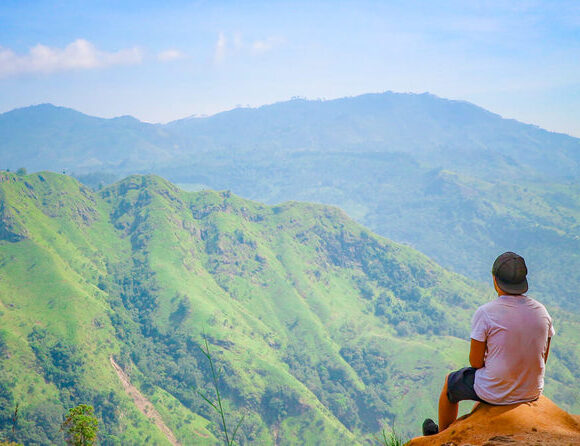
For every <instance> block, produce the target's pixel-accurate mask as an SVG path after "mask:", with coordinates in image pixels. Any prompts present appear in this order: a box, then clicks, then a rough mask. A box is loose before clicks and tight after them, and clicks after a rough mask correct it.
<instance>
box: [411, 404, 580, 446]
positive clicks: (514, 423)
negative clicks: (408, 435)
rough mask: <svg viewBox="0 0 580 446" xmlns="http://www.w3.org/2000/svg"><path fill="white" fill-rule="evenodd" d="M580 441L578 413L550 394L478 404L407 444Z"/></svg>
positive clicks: (491, 445)
mask: <svg viewBox="0 0 580 446" xmlns="http://www.w3.org/2000/svg"><path fill="white" fill-rule="evenodd" d="M508 444H509V445H536V444H537V445H554V446H555V445H558V446H568V445H569V446H572V445H580V415H570V414H569V413H568V412H565V411H564V410H562V409H560V408H559V407H558V406H556V405H555V404H554V403H553V402H552V401H551V400H550V399H549V398H547V397H545V396H541V397H540V398H539V399H538V400H537V401H533V402H530V403H520V404H512V405H509V406H492V405H489V404H478V405H476V406H475V407H474V409H473V411H472V412H471V413H470V414H468V415H465V416H463V417H461V418H459V419H458V420H457V421H456V422H455V423H453V424H452V425H451V426H449V428H448V429H446V430H445V431H443V432H441V433H439V434H437V435H433V436H430V437H417V438H414V439H413V440H411V441H410V442H409V443H408V446H443V445H445V446H461V445H466V446H467V445H471V446H476V445H485V446H500V445H508Z"/></svg>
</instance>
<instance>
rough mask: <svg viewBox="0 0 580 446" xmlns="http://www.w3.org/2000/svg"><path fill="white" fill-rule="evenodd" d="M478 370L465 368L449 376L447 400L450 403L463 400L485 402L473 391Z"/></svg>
mask: <svg viewBox="0 0 580 446" xmlns="http://www.w3.org/2000/svg"><path fill="white" fill-rule="evenodd" d="M476 370H477V369H474V368H473V367H465V368H463V369H460V370H457V371H456V372H452V373H450V374H449V376H448V377H447V398H448V399H449V401H451V402H452V403H458V402H459V401H463V400H473V401H481V402H484V401H483V400H482V399H481V398H480V397H478V396H477V393H475V390H474V389H473V383H474V382H475V371H476Z"/></svg>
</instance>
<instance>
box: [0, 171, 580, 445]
mask: <svg viewBox="0 0 580 446" xmlns="http://www.w3.org/2000/svg"><path fill="white" fill-rule="evenodd" d="M490 297H492V293H491V290H490V289H489V288H487V287H482V286H480V285H478V284H477V283H475V282H471V281H469V280H467V279H465V278H463V277H461V276H459V275H457V274H454V273H451V272H449V271H446V270H444V269H443V268H441V267H440V266H438V265H437V264H436V263H434V262H433V261H431V260H429V259H428V258H427V257H425V256H424V255H422V254H420V253H418V252H416V251H414V250H413V249H411V248H409V247H407V246H404V245H400V244H397V243H394V242H391V241H389V240H386V239H384V238H381V237H379V236H376V235H374V234H372V233H371V232H369V231H367V230H366V229H364V228H363V227H361V226H359V225H358V224H356V223H355V222H353V221H352V220H350V219H349V218H348V217H347V216H346V215H345V214H344V213H343V212H342V211H340V210H339V209H337V208H334V207H328V206H322V205H316V204H306V203H297V202H288V203H284V204H281V205H277V206H267V205H263V204H260V203H257V202H252V201H248V200H244V199H241V198H239V197H237V196H235V195H233V194H231V193H230V192H214V191H201V192H196V193H191V192H184V191H183V190H181V189H179V188H177V187H176V186H174V185H172V184H171V183H169V182H167V181H166V180H163V179H161V178H159V177H156V176H131V177H128V178H126V179H124V180H123V181H121V182H119V183H116V184H114V185H112V186H110V187H107V188H104V189H102V190H101V191H99V192H93V191H91V190H90V189H88V188H87V187H86V186H83V185H82V184H80V183H78V182H77V181H76V180H75V179H73V178H71V177H68V176H64V175H57V174H53V173H49V172H41V173H38V174H33V175H15V174H13V173H8V172H0V327H1V328H0V358H1V359H0V432H1V434H2V435H4V436H5V437H10V436H12V435H13V436H14V437H15V439H17V440H18V441H20V442H22V443H24V444H27V445H28V444H62V442H63V439H62V432H59V426H60V423H61V422H62V417H63V415H64V413H65V412H66V410H67V409H68V408H70V407H72V406H73V405H76V404H79V403H87V404H91V405H93V406H94V407H95V411H96V414H97V416H98V417H99V419H100V425H101V434H100V441H101V444H105V445H114V444H119V445H127V444H135V445H140V444H160V445H161V444H177V443H178V442H179V443H180V444H219V441H221V438H222V437H221V432H220V429H219V420H218V419H217V417H216V414H215V413H213V412H212V410H211V408H210V407H209V405H208V404H207V403H205V402H204V401H203V399H202V398H201V397H200V396H199V395H198V393H197V391H198V390H201V391H203V392H204V393H206V394H209V395H211V392H212V386H211V375H210V369H209V364H208V361H207V359H206V358H205V357H204V355H203V353H202V351H201V350H200V346H203V342H204V339H207V340H208V342H209V345H210V349H211V352H212V356H213V358H214V359H215V361H216V363H217V365H218V367H219V368H220V369H221V370H222V371H223V372H222V379H221V380H220V388H221V389H222V392H223V395H224V397H225V409H226V414H227V417H228V420H229V421H230V423H231V424H235V423H236V422H237V421H238V420H239V419H240V417H241V416H242V415H245V417H244V419H243V422H242V426H241V428H240V434H239V435H240V437H239V439H240V441H241V443H242V444H268V445H270V444H280V445H292V444H297V445H302V444H336V445H340V444H345V445H352V444H372V443H373V441H374V440H373V434H376V433H377V432H378V431H379V430H380V429H381V427H382V426H390V425H391V424H392V423H395V425H396V427H397V429H398V431H400V432H402V433H404V434H406V435H411V434H413V433H415V434H416V433H417V432H418V429H419V423H420V422H421V420H422V419H423V418H424V417H425V416H433V415H434V414H435V411H436V402H437V395H438V392H439V389H440V385H441V382H442V380H443V377H444V376H445V374H446V373H447V372H448V371H449V370H451V369H453V368H456V367H459V366H460V365H464V364H465V363H466V355H467V350H468V343H467V341H466V340H467V339H468V336H469V331H468V330H469V318H470V316H471V314H472V313H473V311H474V309H475V308H476V307H477V305H479V304H481V303H482V302H484V301H485V300H486V299H489V298H490ZM549 309H550V311H551V313H552V314H553V316H554V319H555V325H556V329H557V332H558V333H557V336H556V338H555V339H554V341H553V353H552V356H551V358H550V361H549V364H548V375H547V380H546V393H547V395H548V396H549V397H551V398H553V399H554V400H555V401H556V402H557V403H558V404H560V405H561V406H562V407H564V408H565V409H567V410H569V411H572V412H578V411H579V410H580V406H579V401H580V394H579V393H578V382H579V381H578V379H579V373H578V370H580V367H579V366H580V350H579V345H580V343H579V342H578V341H579V334H578V330H577V327H578V325H579V322H580V317H579V316H578V314H577V313H570V312H563V311H560V310H558V309H557V308H552V307H550V308H549ZM17 403H18V404H19V414H20V415H19V421H18V423H17V426H16V431H15V433H14V434H11V433H10V430H11V427H12V423H11V416H12V411H13V408H14V407H15V405H16V404H17ZM0 438H2V437H0Z"/></svg>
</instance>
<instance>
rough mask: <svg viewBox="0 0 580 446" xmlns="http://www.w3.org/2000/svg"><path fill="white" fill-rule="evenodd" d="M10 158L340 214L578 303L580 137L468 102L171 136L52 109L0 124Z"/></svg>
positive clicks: (314, 113)
mask: <svg viewBox="0 0 580 446" xmlns="http://www.w3.org/2000/svg"><path fill="white" fill-rule="evenodd" d="M0 160H2V166H0V167H4V168H6V167H9V168H11V169H12V170H14V169H16V168H18V167H21V166H24V167H27V168H28V169H31V170H36V169H51V170H55V171H58V172H60V171H61V170H62V169H66V170H68V171H72V172H75V173H76V174H77V176H78V177H79V178H80V179H81V180H82V181H84V182H86V183H87V184H90V185H92V186H95V187H96V186H97V185H98V184H99V183H101V182H104V183H111V182H113V181H115V180H116V179H118V178H120V177H122V176H125V175H127V174H132V173H147V172H153V173H156V174H160V175H162V176H163V177H165V178H168V179H169V180H170V181H172V182H174V183H176V184H179V185H181V186H182V187H183V188H187V189H191V190H199V189H203V188H209V189H217V190H222V189H227V190H232V191H233V192H234V193H236V194H238V195H241V196H243V197H246V198H250V199H254V200H257V201H261V202H265V203H269V204H278V203H282V202H285V201H288V200H299V201H312V202H319V203H325V204H331V205H336V206H338V207H340V208H342V209H343V210H345V211H346V212H347V213H348V214H349V215H351V216H352V217H353V218H355V220H356V221H358V222H359V223H361V224H363V225H364V226H366V227H368V228H370V229H371V230H373V231H374V232H376V233H378V234H380V235H382V236H385V237H388V238H390V239H393V240H397V241H399V242H402V243H406V244H409V245H411V246H413V247H414V248H416V249H418V250H420V251H421V252H424V253H425V254H427V255H428V256H429V257H431V258H433V259H434V260H435V261H437V262H438V263H440V264H441V265H443V266H444V267H446V268H449V269H452V270H454V271H456V272H459V273H461V274H464V275H466V276H468V277H470V278H472V279H474V280H480V281H485V280H487V279H488V275H489V265H490V264H491V263H492V262H493V260H494V258H495V257H496V256H497V255H498V253H500V252H503V251H508V250H511V251H516V252H518V253H520V254H522V255H523V256H524V257H525V258H526V259H527V260H528V263H529V266H530V278H531V283H532V291H533V292H534V293H536V294H537V295H538V296H540V297H541V298H542V299H543V300H545V301H546V302H551V303H555V304H558V305H561V306H563V307H565V308H566V309H568V310H570V311H574V310H575V309H576V308H577V306H578V304H579V303H580V300H579V297H578V296H579V294H578V292H577V289H576V288H577V286H578V284H579V283H580V255H579V254H578V253H579V252H580V215H579V212H580V189H579V186H578V181H577V178H578V175H579V172H580V169H579V162H580V139H578V138H573V137H570V136H567V135H562V134H556V133H551V132H548V131H545V130H543V129H540V128H538V127H535V126H532V125H526V124H522V123H520V122H517V121H514V120H508V119H503V118H501V117H500V116H498V115H496V114H494V113H491V112H489V111H486V110H484V109H482V108H480V107H477V106H475V105H473V104H469V103H466V102H461V101H450V100H446V99H442V98H438V97H435V96H433V95H429V94H421V95H417V94H395V93H383V94H368V95H362V96H358V97H352V98H342V99H337V100H332V101H307V100H302V99H297V100H292V101H287V102H281V103H278V104H273V105H268V106H263V107H259V108H256V109H250V108H240V109H235V110H232V111H229V112H224V113H220V114H217V115H215V116H210V117H207V118H189V119H184V120H180V121H176V122H173V123H169V124H167V125H152V124H145V123H140V122H139V121H137V120H135V119H132V118H130V117H122V118H117V119H112V120H107V119H99V118H94V117H90V116H86V115H83V114H81V113H78V112H75V111H74V110H70V109H64V108H61V107H54V106H51V105H47V104H45V105H42V106H35V107H29V108H25V109H19V110H14V111H12V112H8V113H4V114H2V115H0ZM554 284H557V290H555V289H554V288H555V285H554Z"/></svg>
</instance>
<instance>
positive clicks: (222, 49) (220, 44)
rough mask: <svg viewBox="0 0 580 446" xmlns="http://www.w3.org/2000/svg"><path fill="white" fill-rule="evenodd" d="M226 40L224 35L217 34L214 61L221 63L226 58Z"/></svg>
mask: <svg viewBox="0 0 580 446" xmlns="http://www.w3.org/2000/svg"><path fill="white" fill-rule="evenodd" d="M226 46H227V40H226V36H225V34H224V33H219V36H218V40H217V42H216V44H215V52H214V61H215V62H217V63H221V62H223V61H224V59H225V57H226Z"/></svg>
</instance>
